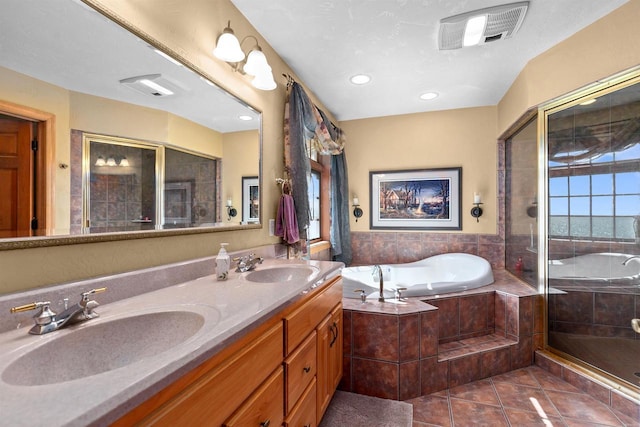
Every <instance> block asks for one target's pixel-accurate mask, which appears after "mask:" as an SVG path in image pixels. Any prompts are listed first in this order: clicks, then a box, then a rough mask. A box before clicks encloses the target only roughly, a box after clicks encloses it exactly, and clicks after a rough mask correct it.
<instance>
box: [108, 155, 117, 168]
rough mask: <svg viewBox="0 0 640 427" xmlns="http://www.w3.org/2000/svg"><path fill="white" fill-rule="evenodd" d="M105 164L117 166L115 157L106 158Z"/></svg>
mask: <svg viewBox="0 0 640 427" xmlns="http://www.w3.org/2000/svg"><path fill="white" fill-rule="evenodd" d="M107 166H117V163H116V159H115V158H113V157H109V158H108V159H107Z"/></svg>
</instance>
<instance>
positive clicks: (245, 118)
mask: <svg viewBox="0 0 640 427" xmlns="http://www.w3.org/2000/svg"><path fill="white" fill-rule="evenodd" d="M238 118H239V119H240V120H244V121H245V122H247V121H249V120H253V117H251V116H238Z"/></svg>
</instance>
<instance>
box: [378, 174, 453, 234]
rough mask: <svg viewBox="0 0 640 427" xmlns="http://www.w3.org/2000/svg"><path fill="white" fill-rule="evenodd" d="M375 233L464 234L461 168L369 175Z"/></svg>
mask: <svg viewBox="0 0 640 427" xmlns="http://www.w3.org/2000/svg"><path fill="white" fill-rule="evenodd" d="M369 190H370V196H371V197H370V200H371V228H372V229H396V228H397V229H405V230H410V229H420V230H461V229H462V216H461V209H462V207H461V203H460V196H461V194H462V168H461V167H454V168H440V169H416V170H404V171H375V172H369Z"/></svg>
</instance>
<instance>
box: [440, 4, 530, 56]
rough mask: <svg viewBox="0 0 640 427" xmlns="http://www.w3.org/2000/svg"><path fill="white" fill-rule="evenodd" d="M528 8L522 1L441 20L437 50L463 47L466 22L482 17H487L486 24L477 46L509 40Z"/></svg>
mask: <svg viewBox="0 0 640 427" xmlns="http://www.w3.org/2000/svg"><path fill="white" fill-rule="evenodd" d="M528 7H529V2H528V1H523V2H518V3H511V4H505V5H502V6H495V7H488V8H486V9H479V10H474V11H473V12H467V13H463V14H460V15H455V16H451V17H449V18H444V19H441V20H440V34H439V37H438V48H439V49H440V50H449V49H459V48H461V47H463V39H464V33H465V28H466V25H467V21H468V20H469V19H470V18H473V17H476V16H483V15H484V16H486V17H487V23H486V25H485V27H484V30H483V32H482V37H481V38H480V43H479V44H484V43H488V42H492V41H496V40H501V39H506V38H509V37H511V36H512V35H513V34H515V33H516V32H517V31H518V29H519V28H520V25H522V21H523V20H524V16H525V15H526V13H527V8H528Z"/></svg>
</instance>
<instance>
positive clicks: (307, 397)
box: [284, 378, 317, 427]
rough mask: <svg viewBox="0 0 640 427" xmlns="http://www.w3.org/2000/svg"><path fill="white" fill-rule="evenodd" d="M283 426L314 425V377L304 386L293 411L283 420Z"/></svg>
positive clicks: (303, 426) (311, 426) (301, 426)
mask: <svg viewBox="0 0 640 427" xmlns="http://www.w3.org/2000/svg"><path fill="white" fill-rule="evenodd" d="M284 425H285V427H315V426H316V425H317V421H316V379H315V378H313V380H312V381H311V384H309V386H308V387H307V388H306V390H305V391H304V393H302V397H300V400H299V401H298V403H297V404H296V406H294V407H293V411H291V413H290V414H289V416H288V417H287V418H286V419H285V421H284Z"/></svg>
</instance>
